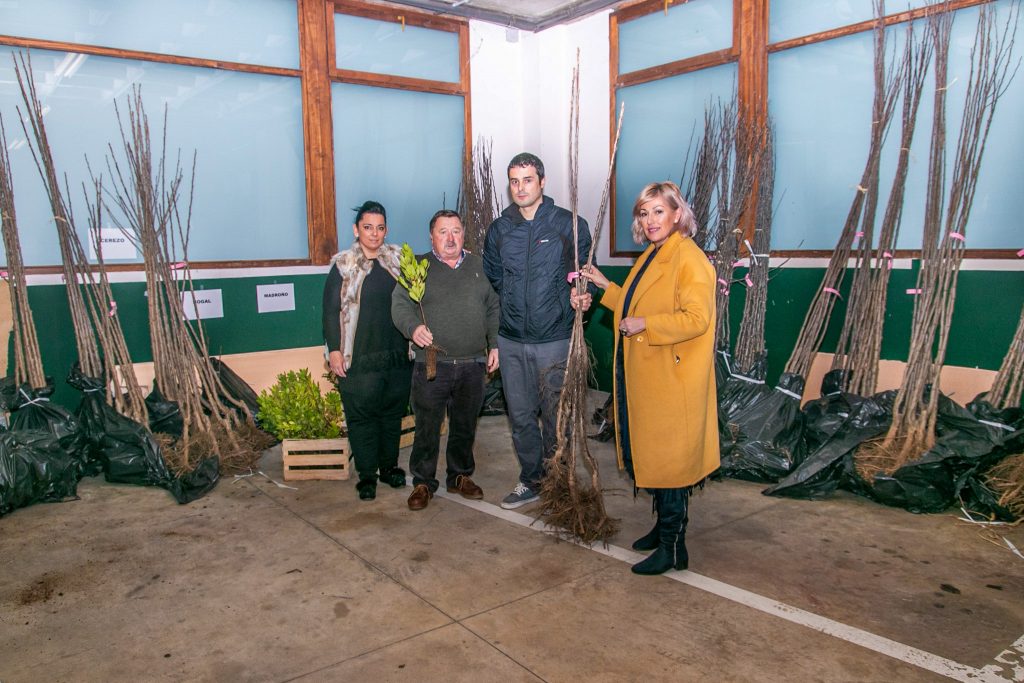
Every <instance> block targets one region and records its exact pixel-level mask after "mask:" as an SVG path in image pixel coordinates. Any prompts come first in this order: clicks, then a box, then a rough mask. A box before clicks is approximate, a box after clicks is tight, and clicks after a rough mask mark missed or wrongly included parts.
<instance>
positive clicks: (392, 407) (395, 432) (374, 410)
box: [338, 365, 412, 481]
mask: <svg viewBox="0 0 1024 683" xmlns="http://www.w3.org/2000/svg"><path fill="white" fill-rule="evenodd" d="M409 371H410V367H409V366H408V365H402V366H401V367H397V368H392V369H389V370H380V371H374V372H357V373H355V374H351V375H349V376H348V377H339V378H338V391H339V392H340V393H341V403H342V406H343V407H344V408H345V423H346V424H347V425H348V442H349V446H351V448H352V455H353V457H354V458H355V461H356V472H357V473H358V474H359V479H360V480H363V479H371V480H374V481H376V480H377V472H378V471H381V472H385V471H387V470H388V469H390V468H392V467H396V466H397V465H398V441H399V439H400V438H401V436H402V417H403V416H404V415H405V409H406V407H407V406H408V405H409V386H410V383H411V381H412V378H411V376H410V372H409Z"/></svg>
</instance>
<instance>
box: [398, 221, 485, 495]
mask: <svg viewBox="0 0 1024 683" xmlns="http://www.w3.org/2000/svg"><path fill="white" fill-rule="evenodd" d="M430 243H431V247H432V249H431V253H429V254H426V255H425V256H422V257H420V258H426V259H427V261H428V262H429V263H430V267H429V269H428V270H427V283H426V285H427V286H426V293H425V294H424V295H423V300H422V302H421V304H422V307H423V316H424V318H426V323H425V322H424V320H423V319H422V318H420V307H419V306H418V305H417V304H416V303H415V302H413V301H412V300H411V299H410V298H409V293H408V292H407V291H406V290H405V289H404V288H402V287H396V288H395V291H394V294H393V295H392V297H391V317H392V319H393V320H394V322H395V326H396V327H397V328H398V329H399V330H400V331H401V332H402V334H404V335H405V336H406V337H408V338H409V339H411V340H412V342H413V344H414V345H415V346H416V364H415V366H414V368H413V374H412V409H413V412H414V413H415V414H416V438H415V440H414V441H413V444H412V454H411V455H410V456H409V471H410V472H411V473H412V483H413V489H412V494H410V496H409V501H408V503H409V509H410V510H422V509H423V508H425V507H427V504H428V503H429V502H430V499H431V498H432V497H433V495H434V492H435V491H437V487H438V481H437V479H436V478H435V474H436V473H437V457H438V451H439V450H440V443H441V424H442V423H443V422H444V417H445V413H446V412H447V413H448V449H447V452H446V453H445V459H446V461H447V473H446V477H445V485H446V487H447V490H448V492H449V493H458V494H459V495H461V496H463V497H465V498H471V499H480V498H483V497H484V492H483V491H482V490H481V489H480V487H479V486H477V485H476V484H475V483H474V482H473V479H472V475H473V471H474V468H475V466H476V463H475V461H474V459H473V442H474V441H475V439H476V423H477V418H478V416H479V415H480V408H481V406H482V405H483V400H484V377H485V375H486V373H488V372H493V371H494V370H497V368H498V311H499V302H498V295H497V294H496V293H495V292H494V289H493V288H492V287H491V283H490V281H489V280H488V279H487V276H486V275H485V274H484V269H483V260H482V259H481V258H480V257H479V256H477V255H476V254H470V253H469V252H467V251H466V250H465V249H464V248H463V245H464V243H465V233H464V231H463V227H462V220H461V219H460V218H459V214H457V213H455V212H454V211H449V210H441V211H438V212H437V213H435V214H434V216H433V217H432V218H431V219H430ZM431 344H433V345H435V346H436V347H437V348H438V349H439V351H438V362H437V376H436V377H434V379H431V380H428V379H427V372H426V362H425V360H426V359H425V355H426V352H425V349H426V347H428V346H430V345H431Z"/></svg>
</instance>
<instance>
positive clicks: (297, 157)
mask: <svg viewBox="0 0 1024 683" xmlns="http://www.w3.org/2000/svg"><path fill="white" fill-rule="evenodd" d="M12 52H13V50H12V49H11V48H8V47H3V46H0V113H3V115H4V121H5V127H6V129H7V137H8V144H9V146H10V147H11V148H12V149H11V152H10V154H11V165H12V167H13V173H12V174H13V181H14V191H15V199H16V205H17V213H18V224H19V226H20V232H21V243H22V250H23V252H24V257H25V262H26V264H28V265H52V264H56V263H60V252H59V249H58V247H57V238H56V233H55V232H54V228H53V220H52V217H51V212H50V208H49V204H48V202H47V200H46V196H45V193H44V191H43V186H42V181H41V180H40V178H39V174H38V172H37V171H36V168H35V164H34V163H33V161H32V158H31V155H30V154H29V150H28V147H27V145H26V144H25V141H24V134H23V133H22V131H21V127H20V126H19V125H18V123H17V118H16V117H15V114H14V111H15V109H14V108H15V106H18V107H20V108H21V109H22V110H24V105H23V104H22V103H21V98H20V95H19V94H18V86H17V83H16V82H15V79H14V73H13V68H12V66H11V54H12ZM32 67H33V69H34V72H35V79H36V85H37V88H38V95H39V97H40V99H41V101H42V103H43V106H44V107H45V108H46V109H47V112H46V126H47V134H48V136H49V139H50V146H51V148H52V150H53V154H54V158H55V161H56V164H57V167H58V172H59V173H67V174H68V182H69V184H70V186H71V189H72V199H73V201H74V202H75V204H74V209H75V215H76V217H77V219H78V221H79V225H78V226H77V227H78V230H79V236H80V238H81V239H82V241H83V244H87V243H88V242H87V238H88V233H87V229H88V228H87V225H86V211H85V208H84V207H83V206H81V194H82V192H81V187H82V183H83V182H87V181H88V180H89V174H88V171H87V169H86V166H85V161H84V159H83V155H87V156H88V158H89V162H90V163H91V165H92V168H93V170H94V171H96V172H97V173H99V172H101V171H102V172H103V175H104V180H105V183H106V184H107V186H108V187H109V186H110V183H111V179H110V173H109V172H107V170H106V162H105V156H106V154H107V149H106V145H107V143H108V142H109V143H112V144H114V146H115V149H116V148H117V147H118V146H119V145H120V140H121V138H120V134H119V132H118V128H117V120H116V118H115V114H114V102H115V101H116V102H117V105H118V107H120V109H121V113H122V116H125V115H126V103H125V98H124V96H125V95H127V94H128V93H130V92H131V87H132V85H134V84H140V85H141V86H142V95H143V97H144V99H145V102H146V112H147V114H148V116H149V123H150V129H151V134H152V137H153V145H154V148H155V149H154V155H156V154H158V153H159V150H158V149H157V148H158V146H159V143H160V135H161V130H162V126H163V113H164V106H165V105H166V106H167V118H168V123H167V145H168V159H169V163H173V160H174V159H175V157H176V156H177V154H178V151H179V150H180V151H181V154H182V159H183V166H185V167H186V169H185V170H186V171H190V170H191V163H192V161H191V157H192V152H193V150H195V151H196V153H197V162H196V181H195V199H194V205H193V209H192V236H191V243H190V244H189V258H190V259H191V260H193V261H209V260H256V259H281V258H307V257H308V255H309V246H308V236H307V229H306V194H305V162H304V157H303V146H302V140H303V139H302V112H301V88H300V82H299V79H297V78H289V77H283V76H266V75H259V74H245V73H238V72H231V71H221V70H216V69H204V68H196V67H185V66H176V65H169V64H158V63H152V62H141V61H135V60H125V59H113V58H108V57H92V56H86V55H80V54H74V53H65V52H51V51H44V50H33V51H32ZM182 208H184V207H182Z"/></svg>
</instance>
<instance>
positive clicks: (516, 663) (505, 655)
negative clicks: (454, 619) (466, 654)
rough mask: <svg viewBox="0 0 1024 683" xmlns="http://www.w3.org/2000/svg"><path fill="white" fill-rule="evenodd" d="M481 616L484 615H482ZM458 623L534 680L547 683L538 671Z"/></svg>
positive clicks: (460, 623)
mask: <svg viewBox="0 0 1024 683" xmlns="http://www.w3.org/2000/svg"><path fill="white" fill-rule="evenodd" d="M481 614H482V613H481ZM458 623H459V626H461V627H462V628H463V629H465V630H466V631H468V632H469V633H470V634H471V635H472V636H473V637H474V638H477V639H478V640H480V641H482V642H484V643H486V644H487V646H488V647H490V648H491V649H492V650H494V651H495V652H497V653H499V654H500V655H501V656H502V657H505V658H506V659H508V660H509V661H510V662H512V663H514V664H515V665H516V666H518V667H519V668H521V669H522V670H523V671H526V672H527V673H528V674H530V675H531V676H533V677H534V678H536V679H537V680H540V681H544V683H547V679H546V678H544V677H543V676H541V675H540V674H538V673H537V672H536V671H534V670H533V669H531V668H530V667H528V666H526V665H525V664H523V663H522V662H520V661H519V660H518V659H516V658H515V657H513V656H512V655H510V654H509V653H507V652H505V651H504V650H502V649H501V648H500V647H498V646H497V645H495V644H494V643H492V642H491V641H490V640H488V639H487V638H484V637H483V636H482V635H480V634H479V633H477V632H476V631H474V630H473V629H471V628H470V627H469V626H467V625H466V624H464V623H462V622H461V621H460V622H458Z"/></svg>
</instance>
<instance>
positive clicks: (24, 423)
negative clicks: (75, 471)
mask: <svg viewBox="0 0 1024 683" xmlns="http://www.w3.org/2000/svg"><path fill="white" fill-rule="evenodd" d="M11 384H13V382H12V383H11ZM11 384H6V383H5V387H4V393H5V397H4V402H5V403H6V404H7V405H8V406H9V408H10V410H11V420H10V425H9V429H10V431H12V432H19V431H25V430H29V431H31V430H39V431H43V432H47V433H49V434H52V435H53V436H54V437H55V438H56V442H55V443H54V444H53V446H52V447H53V448H59V449H60V450H62V451H64V453H66V454H67V455H68V456H69V457H70V458H72V459H73V460H75V461H76V462H77V463H78V468H79V472H80V475H79V476H80V477H81V476H92V475H95V474H99V472H100V467H101V466H100V463H99V462H98V461H97V460H96V459H95V457H94V453H93V451H92V449H90V448H89V438H88V435H87V434H86V432H85V430H84V429H82V426H81V424H80V423H79V421H78V418H76V417H75V416H74V415H72V414H71V413H70V412H68V410H67V409H66V408H65V407H64V406H62V405H60V404H58V403H53V402H51V401H50V396H52V395H53V389H54V387H53V380H52V378H49V377H47V378H46V386H45V387H43V388H41V389H33V388H31V387H30V386H29V385H28V384H23V385H22V386H20V387H17V389H16V390H14V393H13V395H12V394H10V393H9V392H10V387H11Z"/></svg>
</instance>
